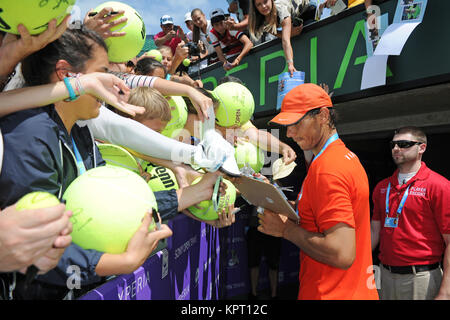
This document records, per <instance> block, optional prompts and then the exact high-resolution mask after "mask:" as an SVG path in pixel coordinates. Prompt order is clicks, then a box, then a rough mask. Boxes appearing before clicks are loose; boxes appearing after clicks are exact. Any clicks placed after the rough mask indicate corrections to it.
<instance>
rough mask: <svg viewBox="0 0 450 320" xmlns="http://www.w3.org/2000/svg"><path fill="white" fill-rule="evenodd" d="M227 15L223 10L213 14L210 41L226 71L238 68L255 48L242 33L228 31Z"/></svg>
mask: <svg viewBox="0 0 450 320" xmlns="http://www.w3.org/2000/svg"><path fill="white" fill-rule="evenodd" d="M225 20H226V19H225V13H224V12H223V10H222V9H214V10H213V11H212V12H211V24H212V26H213V28H212V29H211V31H210V32H209V33H210V39H211V42H212V45H213V46H214V50H215V51H216V53H217V57H218V59H219V60H220V61H221V62H222V63H223V68H224V69H225V71H228V70H231V69H233V68H234V67H237V66H238V65H239V63H240V62H241V61H242V59H243V58H244V57H245V56H246V55H247V54H248V53H249V52H250V50H251V49H252V48H253V43H252V42H251V41H250V39H249V38H248V37H247V36H246V35H245V34H244V33H243V32H241V31H237V30H231V31H230V30H228V29H227V27H226V24H225Z"/></svg>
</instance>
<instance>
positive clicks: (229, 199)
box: [188, 177, 236, 221]
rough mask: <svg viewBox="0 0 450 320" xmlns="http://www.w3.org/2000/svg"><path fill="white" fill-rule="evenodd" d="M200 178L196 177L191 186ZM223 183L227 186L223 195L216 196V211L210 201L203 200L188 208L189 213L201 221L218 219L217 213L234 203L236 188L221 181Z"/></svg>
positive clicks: (226, 181) (229, 183) (228, 182)
mask: <svg viewBox="0 0 450 320" xmlns="http://www.w3.org/2000/svg"><path fill="white" fill-rule="evenodd" d="M201 179H202V177H198V178H197V179H195V180H194V181H193V182H192V185H194V184H196V183H198V182H199V181H200V180H201ZM223 182H224V183H225V184H226V185H227V189H226V191H225V195H218V201H217V203H218V206H217V211H216V210H214V203H213V201H212V200H204V201H201V202H200V203H198V204H196V205H194V206H191V207H189V208H188V210H189V212H190V213H192V214H193V215H194V216H196V217H197V218H199V219H202V220H206V221H208V220H216V219H218V218H219V215H218V214H217V212H221V211H222V210H223V209H224V208H226V207H228V206H229V205H231V204H233V203H234V202H235V201H236V188H235V186H234V185H233V184H232V183H231V182H230V181H228V180H226V179H223Z"/></svg>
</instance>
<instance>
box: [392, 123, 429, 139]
mask: <svg viewBox="0 0 450 320" xmlns="http://www.w3.org/2000/svg"><path fill="white" fill-rule="evenodd" d="M405 133H409V134H411V135H412V136H414V137H415V138H416V139H417V140H418V141H419V142H422V143H427V135H426V134H425V132H424V131H423V130H422V129H421V128H419V127H415V126H406V127H401V128H398V129H396V130H395V131H394V135H396V134H405Z"/></svg>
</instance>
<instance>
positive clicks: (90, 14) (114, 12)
mask: <svg viewBox="0 0 450 320" xmlns="http://www.w3.org/2000/svg"><path fill="white" fill-rule="evenodd" d="M118 13H119V12H118V11H111V12H109V13H108V14H107V15H106V16H105V17H109V16H112V15H113V14H118ZM97 14H98V12H89V14H88V17H94V16H96V15H97Z"/></svg>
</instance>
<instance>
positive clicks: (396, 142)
mask: <svg viewBox="0 0 450 320" xmlns="http://www.w3.org/2000/svg"><path fill="white" fill-rule="evenodd" d="M422 143H423V142H418V141H410V140H393V141H390V142H389V145H390V146H391V149H394V148H395V146H398V147H399V148H400V149H407V148H411V147H412V146H413V145H416V144H422Z"/></svg>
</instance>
